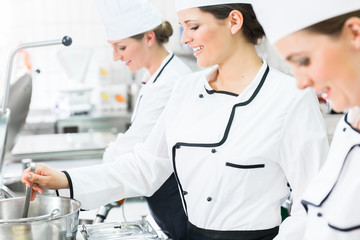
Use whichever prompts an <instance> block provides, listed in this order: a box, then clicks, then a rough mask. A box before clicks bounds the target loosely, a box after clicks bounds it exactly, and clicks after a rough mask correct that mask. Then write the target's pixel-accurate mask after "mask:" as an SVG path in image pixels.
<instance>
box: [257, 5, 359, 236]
mask: <svg viewBox="0 0 360 240" xmlns="http://www.w3.org/2000/svg"><path fill="white" fill-rule="evenodd" d="M254 6H255V10H256V13H257V15H258V17H259V19H260V20H261V22H262V23H263V25H264V27H265V30H266V33H267V35H268V38H269V40H270V41H271V42H272V43H275V46H276V47H277V49H278V50H279V52H280V53H281V55H282V56H283V57H284V58H285V59H287V60H288V61H289V62H290V64H291V65H292V68H293V70H294V73H295V75H296V78H297V82H298V87H299V88H301V89H302V88H305V87H313V88H314V89H315V90H316V91H319V92H322V93H323V94H324V95H326V96H327V98H328V99H330V100H331V101H332V103H333V107H334V109H335V110H336V111H348V113H347V114H346V115H345V116H344V117H343V118H342V119H341V120H340V122H339V123H338V126H337V128H336V131H335V134H334V138H333V140H332V143H331V144H332V145H331V148H330V152H329V157H328V160H327V161H326V164H325V165H324V167H323V168H322V169H321V171H320V173H319V175H318V176H317V178H316V179H315V181H314V182H313V183H312V184H311V186H309V188H308V189H307V190H306V192H305V195H304V196H303V200H302V203H303V205H304V207H305V208H306V210H307V211H308V221H307V228H306V232H305V239H307V240H313V239H316V240H325V239H326V240H328V239H337V240H341V239H347V240H355V239H356V240H358V239H360V188H359V185H360V178H359V170H360V1H354V0H342V1H337V0H317V1H312V0H301V1H291V2H289V1H287V0H266V1H260V0H259V1H254ZM274 6H276V7H274ZM278 6H281V7H278ZM285 19H286V20H285Z"/></svg>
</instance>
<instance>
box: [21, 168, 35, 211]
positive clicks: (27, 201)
mask: <svg viewBox="0 0 360 240" xmlns="http://www.w3.org/2000/svg"><path fill="white" fill-rule="evenodd" d="M30 172H35V163H33V162H31V163H30ZM32 188H33V183H32V182H31V184H30V187H28V186H26V193H25V204H24V212H23V215H22V218H27V217H28V213H29V205H30V198H31V192H32Z"/></svg>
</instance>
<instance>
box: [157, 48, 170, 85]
mask: <svg viewBox="0 0 360 240" xmlns="http://www.w3.org/2000/svg"><path fill="white" fill-rule="evenodd" d="M174 56H175V54H174V53H173V54H172V55H171V57H170V59H169V60H168V61H167V62H166V63H165V64H164V66H163V67H162V68H161V70H160V72H159V73H158V75H157V76H156V78H155V79H154V81H153V83H155V82H156V80H157V79H158V78H159V77H160V75H161V73H162V72H163V71H164V69H165V68H166V66H167V65H168V64H169V62H170V61H171V60H172V59H173V58H174Z"/></svg>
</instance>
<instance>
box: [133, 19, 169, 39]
mask: <svg viewBox="0 0 360 240" xmlns="http://www.w3.org/2000/svg"><path fill="white" fill-rule="evenodd" d="M149 32H154V33H155V38H156V41H157V43H158V44H159V45H161V44H164V43H167V42H168V41H169V38H170V37H171V35H172V34H173V28H172V26H171V24H170V23H169V22H168V21H166V20H165V21H163V22H162V23H161V24H160V25H159V26H157V27H156V28H154V29H153V30H151V31H149ZM144 34H145V33H140V34H137V35H135V36H131V37H130V38H134V39H137V40H140V39H142V38H143V37H144Z"/></svg>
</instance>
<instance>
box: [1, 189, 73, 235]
mask: <svg viewBox="0 0 360 240" xmlns="http://www.w3.org/2000/svg"><path fill="white" fill-rule="evenodd" d="M24 202H25V197H19V198H10V199H3V200H0V236H1V239H9V240H41V239H46V240H75V239H76V232H77V229H78V224H79V211H80V202H78V201H76V200H74V199H70V198H64V197H57V196H37V197H36V198H35V200H34V201H31V202H30V207H29V215H28V217H27V218H22V213H23V209H24Z"/></svg>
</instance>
